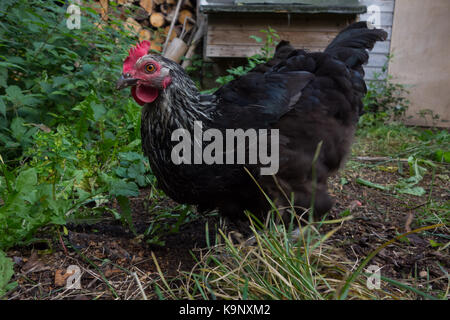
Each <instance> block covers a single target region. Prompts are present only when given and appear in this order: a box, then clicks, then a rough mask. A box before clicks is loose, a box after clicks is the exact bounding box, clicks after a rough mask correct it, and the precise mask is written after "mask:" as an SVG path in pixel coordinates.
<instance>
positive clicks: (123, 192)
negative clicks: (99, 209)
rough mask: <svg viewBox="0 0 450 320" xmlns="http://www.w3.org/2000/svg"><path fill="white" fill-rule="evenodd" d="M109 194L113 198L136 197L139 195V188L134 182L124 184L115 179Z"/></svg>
mask: <svg viewBox="0 0 450 320" xmlns="http://www.w3.org/2000/svg"><path fill="white" fill-rule="evenodd" d="M109 193H110V194H111V195H113V196H116V197H118V196H124V197H137V196H138V195H139V188H138V186H137V184H136V183H134V182H126V181H124V180H120V179H117V180H116V181H115V183H114V184H113V185H112V186H111V189H110V191H109Z"/></svg>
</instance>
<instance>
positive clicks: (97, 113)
mask: <svg viewBox="0 0 450 320" xmlns="http://www.w3.org/2000/svg"><path fill="white" fill-rule="evenodd" d="M91 108H92V112H93V115H94V120H95V121H98V120H100V118H102V117H103V116H104V115H105V114H106V108H105V107H104V106H103V105H102V104H99V103H96V102H93V103H91Z"/></svg>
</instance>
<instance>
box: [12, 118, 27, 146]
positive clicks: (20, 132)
mask: <svg viewBox="0 0 450 320" xmlns="http://www.w3.org/2000/svg"><path fill="white" fill-rule="evenodd" d="M24 123H25V121H24V120H23V119H22V118H20V117H17V118H14V119H13V120H12V121H11V133H12V135H13V137H14V138H15V139H16V140H17V141H20V140H22V138H23V136H24V135H25V133H26V131H27V128H25V126H24Z"/></svg>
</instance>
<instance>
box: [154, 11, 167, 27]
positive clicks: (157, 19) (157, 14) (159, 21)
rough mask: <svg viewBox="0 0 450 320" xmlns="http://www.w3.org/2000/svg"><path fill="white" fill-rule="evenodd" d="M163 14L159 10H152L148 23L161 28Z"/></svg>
mask: <svg viewBox="0 0 450 320" xmlns="http://www.w3.org/2000/svg"><path fill="white" fill-rule="evenodd" d="M164 23H165V21H164V15H163V14H162V13H160V12H153V13H152V14H151V16H150V24H151V25H152V26H154V27H155V28H161V27H162V26H164Z"/></svg>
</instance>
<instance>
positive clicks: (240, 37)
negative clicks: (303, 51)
mask: <svg viewBox="0 0 450 320" xmlns="http://www.w3.org/2000/svg"><path fill="white" fill-rule="evenodd" d="M252 35H255V32H254V31H252V30H245V29H243V30H240V31H235V30H232V31H230V30H209V31H208V39H207V45H208V46H209V45H220V44H223V45H227V44H230V43H232V44H233V45H255V44H256V45H258V46H261V44H258V43H257V42H256V41H255V40H254V39H252V38H250V36H252ZM256 35H258V36H263V35H262V34H256ZM278 35H279V36H280V39H284V40H288V41H290V42H291V43H292V44H293V45H309V46H311V47H321V46H324V47H325V46H327V45H328V44H329V43H330V42H331V41H332V40H333V39H334V38H335V37H336V35H337V32H314V31H298V30H293V31H288V32H284V31H283V32H278Z"/></svg>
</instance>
